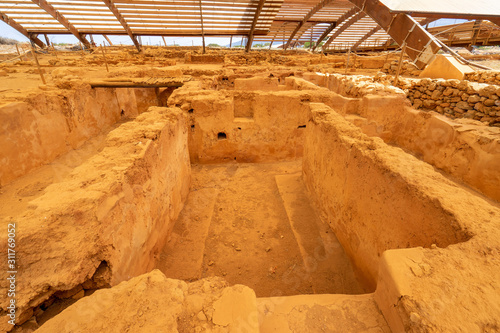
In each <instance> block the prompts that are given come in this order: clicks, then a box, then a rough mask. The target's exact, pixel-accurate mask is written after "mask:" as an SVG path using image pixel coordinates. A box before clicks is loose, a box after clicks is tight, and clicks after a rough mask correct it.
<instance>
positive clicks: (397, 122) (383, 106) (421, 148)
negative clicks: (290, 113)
mask: <svg viewBox="0 0 500 333" xmlns="http://www.w3.org/2000/svg"><path fill="white" fill-rule="evenodd" d="M355 113H356V115H359V116H361V117H363V118H357V117H350V118H349V117H348V118H349V120H351V121H353V122H354V123H355V124H356V125H357V126H359V127H361V128H362V130H363V132H364V133H365V134H368V135H370V136H379V137H381V138H382V139H383V140H384V141H385V142H387V143H390V144H396V145H397V146H399V147H401V148H404V149H405V150H408V151H411V152H412V153H413V154H414V155H416V156H417V157H419V158H420V159H422V160H424V161H425V162H427V163H429V164H431V165H433V166H435V167H437V168H439V169H441V170H443V171H444V172H445V173H447V174H448V175H451V176H452V177H454V178H456V179H458V180H459V181H461V182H464V183H466V184H468V185H470V186H471V187H473V188H474V189H476V190H478V191H480V192H481V193H483V194H484V195H486V196H488V197H490V198H491V199H494V200H497V201H500V187H499V186H498V184H500V130H499V129H498V128H495V127H488V126H484V125H483V126H481V125H477V124H468V123H457V122H455V121H452V120H450V119H448V118H446V117H444V116H442V115H439V114H437V113H434V112H425V111H417V110H415V109H413V108H411V107H409V106H407V105H406V101H405V99H403V98H401V97H397V96H393V97H389V96H385V97H380V96H375V95H372V96H366V97H364V98H363V99H362V102H361V105H360V107H359V108H358V109H357V110H356V112H355Z"/></svg>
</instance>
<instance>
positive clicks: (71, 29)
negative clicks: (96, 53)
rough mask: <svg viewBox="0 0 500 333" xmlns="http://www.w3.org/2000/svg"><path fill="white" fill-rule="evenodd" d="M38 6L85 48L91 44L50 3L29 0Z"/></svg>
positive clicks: (43, 0)
mask: <svg viewBox="0 0 500 333" xmlns="http://www.w3.org/2000/svg"><path fill="white" fill-rule="evenodd" d="M31 1H32V2H33V3H34V4H36V5H37V6H38V7H40V8H41V9H43V10H44V11H46V12H47V14H49V15H50V16H52V17H53V18H55V19H56V20H57V21H58V22H59V23H61V25H62V26H63V27H65V28H66V29H68V31H69V32H71V33H72V34H73V35H74V36H75V37H76V38H77V39H78V40H79V41H80V42H81V43H82V44H83V45H85V47H86V48H88V49H90V48H91V45H90V43H89V41H88V40H87V39H86V38H85V35H83V34H81V33H80V32H79V31H78V30H77V29H76V28H75V27H74V26H73V25H72V24H71V23H70V22H69V21H68V20H67V19H66V18H65V17H64V16H63V15H62V14H61V13H59V12H58V11H57V10H56V9H55V8H54V7H53V6H52V5H51V4H49V3H48V2H47V1H45V0H31Z"/></svg>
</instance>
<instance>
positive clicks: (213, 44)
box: [208, 43, 220, 47]
mask: <svg viewBox="0 0 500 333" xmlns="http://www.w3.org/2000/svg"><path fill="white" fill-rule="evenodd" d="M208 47H220V45H219V44H215V43H210V44H208Z"/></svg>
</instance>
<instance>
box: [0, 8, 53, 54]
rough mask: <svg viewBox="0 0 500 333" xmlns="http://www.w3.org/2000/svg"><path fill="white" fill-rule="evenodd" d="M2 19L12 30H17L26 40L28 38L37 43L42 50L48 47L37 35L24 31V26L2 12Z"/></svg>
mask: <svg viewBox="0 0 500 333" xmlns="http://www.w3.org/2000/svg"><path fill="white" fill-rule="evenodd" d="M0 19H1V20H2V21H3V22H5V23H7V24H8V25H10V26H11V27H12V28H14V29H16V30H17V31H19V32H20V33H22V34H23V35H24V36H25V37H26V38H28V39H29V40H30V41H31V42H33V43H35V44H36V45H38V46H39V47H41V48H42V49H43V48H45V47H46V45H45V44H44V43H43V42H42V41H41V40H40V39H38V38H37V37H36V35H34V34H32V33H30V32H28V31H27V30H26V29H24V27H23V26H21V25H20V24H19V23H17V22H16V21H15V20H14V19H12V18H10V17H8V16H7V14H5V13H2V12H0Z"/></svg>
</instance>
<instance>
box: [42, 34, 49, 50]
mask: <svg viewBox="0 0 500 333" xmlns="http://www.w3.org/2000/svg"><path fill="white" fill-rule="evenodd" d="M43 36H44V37H45V43H46V44H47V47H48V46H50V40H49V36H47V34H43Z"/></svg>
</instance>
